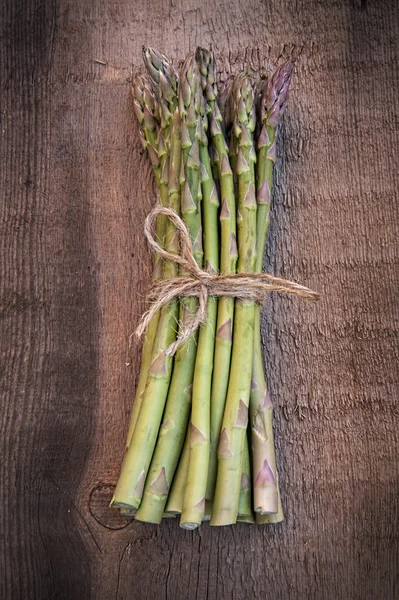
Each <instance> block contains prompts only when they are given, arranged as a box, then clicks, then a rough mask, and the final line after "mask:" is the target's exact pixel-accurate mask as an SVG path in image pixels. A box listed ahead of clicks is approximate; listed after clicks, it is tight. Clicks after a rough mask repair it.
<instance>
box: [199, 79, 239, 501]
mask: <svg viewBox="0 0 399 600" xmlns="http://www.w3.org/2000/svg"><path fill="white" fill-rule="evenodd" d="M213 70H214V69H212V71H213ZM213 93H214V95H215V96H216V92H215V89H214V88H213ZM209 121H210V134H211V139H212V146H213V148H214V151H215V158H216V165H217V168H218V176H219V182H220V196H221V202H222V207H221V212H220V234H221V242H220V246H221V253H220V271H221V273H222V274H229V273H235V270H236V262H237V243H236V207H235V190H234V180H233V173H232V170H231V167H230V161H229V154H228V147H227V144H226V140H225V137H224V134H223V131H222V128H221V122H222V115H221V113H220V111H219V108H218V105H217V102H216V101H215V102H214V105H213V111H212V112H211V113H210V115H209ZM233 319H234V299H233V298H220V299H219V303H218V316H217V324H216V340H215V352H214V361H213V362H214V364H213V377H212V388H211V446H210V460H209V474H208V483H207V490H206V499H207V500H208V502H209V503H211V502H212V501H213V496H214V490H215V482H216V473H217V447H218V443H219V435H220V428H221V423H222V418H223V411H224V405H225V399H226V392H227V384H228V378H229V371H230V358H231V344H232V331H233Z"/></svg>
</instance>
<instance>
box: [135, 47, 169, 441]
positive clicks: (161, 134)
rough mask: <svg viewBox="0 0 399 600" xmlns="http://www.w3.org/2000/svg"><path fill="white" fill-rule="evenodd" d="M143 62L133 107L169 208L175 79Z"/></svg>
mask: <svg viewBox="0 0 399 600" xmlns="http://www.w3.org/2000/svg"><path fill="white" fill-rule="evenodd" d="M143 59H144V64H145V66H146V68H147V72H148V74H149V76H150V79H151V84H152V86H149V85H147V82H146V80H145V79H144V77H142V76H137V77H136V78H135V81H134V87H133V95H134V104H133V105H134V109H135V112H136V116H137V118H138V120H139V123H140V125H141V130H142V140H143V143H144V146H145V148H146V149H147V150H148V152H149V154H150V158H151V161H152V163H153V169H154V174H155V180H156V183H157V185H158V187H159V191H160V200H161V204H162V206H168V205H169V192H168V179H169V172H168V170H169V153H170V130H171V124H172V115H173V113H174V111H175V109H176V106H177V85H178V78H177V75H176V73H175V71H174V69H173V67H172V66H171V65H170V63H169V61H168V60H167V58H166V57H165V56H163V55H162V54H160V53H159V52H156V51H155V50H153V49H152V48H149V47H146V46H144V47H143ZM166 231H168V232H169V233H168V236H169V238H170V236H173V235H174V228H173V226H172V224H169V225H167V223H166V220H165V217H164V216H159V217H158V218H157V238H158V240H159V241H160V242H161V243H162V244H163V243H164V236H165V235H166ZM161 276H162V261H161V260H159V258H158V257H155V264H154V279H160V278H161ZM159 314H160V313H159V312H158V313H157V314H156V315H155V316H154V318H153V319H152V320H151V322H150V324H149V327H148V330H147V332H146V336H145V341H144V344H143V350H142V362H141V365H142V366H141V370H140V376H139V381H138V385H137V390H136V395H135V401H134V404H133V410H132V414H131V418H130V424H129V431H128V436H127V443H126V446H127V448H128V447H129V445H130V441H131V438H132V435H133V432H134V428H135V426H136V423H137V418H138V415H139V412H140V408H141V404H142V398H143V392H144V389H145V386H146V383H147V373H148V370H149V367H150V364H151V358H152V349H153V346H154V339H155V335H156V331H157V325H158V321H159Z"/></svg>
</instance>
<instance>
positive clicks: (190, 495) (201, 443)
mask: <svg viewBox="0 0 399 600" xmlns="http://www.w3.org/2000/svg"><path fill="white" fill-rule="evenodd" d="M205 92H207V90H205ZM199 96H200V99H199V100H200V101H199V102H198V104H197V105H196V112H197V115H198V128H197V129H198V140H199V154H200V161H201V188H202V214H203V225H204V226H203V240H204V259H205V266H206V269H207V270H208V271H211V272H213V273H217V272H218V270H219V232H218V211H219V197H218V193H217V189H216V185H215V182H214V179H213V175H212V165H211V161H210V158H209V153H208V138H207V134H206V131H207V129H208V119H207V110H206V103H205V98H204V96H203V95H202V94H199ZM208 99H209V97H208V96H207V100H208ZM209 101H213V100H212V98H211V99H209ZM216 318H217V299H216V298H214V297H211V298H209V299H208V303H207V309H206V321H205V323H204V325H203V326H201V328H200V332H199V336H198V348H197V356H196V359H195V370H194V380H193V397H192V409H191V420H190V455H189V467H188V476H187V484H186V490H185V495H184V504H183V512H182V515H181V519H180V525H181V527H183V528H185V529H194V528H195V527H198V526H199V525H200V524H201V522H202V520H203V519H204V516H205V493H206V486H207V480H208V465H209V445H210V406H211V383H212V371H213V354H214V346H215V328H216Z"/></svg>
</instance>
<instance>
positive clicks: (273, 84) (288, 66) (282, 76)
mask: <svg viewBox="0 0 399 600" xmlns="http://www.w3.org/2000/svg"><path fill="white" fill-rule="evenodd" d="M293 70H294V63H293V62H291V61H290V60H287V62H285V63H284V64H283V65H282V66H281V67H278V69H276V70H275V72H274V73H273V75H272V76H271V77H270V79H269V80H268V82H267V85H266V86H265V88H264V92H263V94H262V98H261V117H262V120H263V121H266V123H267V125H270V126H271V127H274V128H275V127H277V125H278V124H279V122H280V119H281V117H282V115H283V113H284V111H285V107H286V105H287V100H288V89H289V87H290V83H291V77H292V73H293Z"/></svg>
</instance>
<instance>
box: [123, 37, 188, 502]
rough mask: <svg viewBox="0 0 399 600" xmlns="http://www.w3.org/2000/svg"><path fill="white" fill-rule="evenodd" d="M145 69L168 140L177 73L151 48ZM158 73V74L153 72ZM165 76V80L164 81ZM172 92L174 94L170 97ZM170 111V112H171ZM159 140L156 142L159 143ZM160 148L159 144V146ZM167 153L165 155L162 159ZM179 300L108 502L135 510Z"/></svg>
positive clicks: (164, 164) (174, 246)
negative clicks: (112, 493) (160, 107)
mask: <svg viewBox="0 0 399 600" xmlns="http://www.w3.org/2000/svg"><path fill="white" fill-rule="evenodd" d="M143 52H144V57H145V62H146V66H147V69H148V70H149V72H150V75H151V77H152V82H153V87H154V90H156V89H157V85H158V86H159V97H160V105H162V106H163V111H164V112H163V119H164V121H163V123H162V124H163V128H162V129H163V130H164V132H163V133H164V135H163V140H164V142H165V143H164V146H167V145H168V143H169V137H170V136H169V131H170V127H171V119H170V118H169V117H168V118H165V114H166V112H165V107H169V106H173V103H174V105H176V100H173V98H176V92H177V81H178V80H177V76H175V74H174V71H173V69H172V67H171V66H170V65H169V63H168V61H167V59H166V58H165V57H163V56H162V55H159V54H158V53H156V52H154V51H152V50H151V49H148V48H147V49H146V48H144V49H143ZM156 73H158V76H157V75H156ZM166 78H168V80H167V81H166V83H165V81H164V80H166ZM172 92H173V93H174V96H172ZM171 114H172V113H171ZM161 139H162V138H160V142H159V145H160V143H161ZM158 148H159V146H158ZM159 154H160V156H161V185H163V186H166V190H167V174H168V159H167V149H166V148H165V147H164V148H162V151H161V149H160V148H159ZM165 156H166V158H164V157H165ZM173 208H175V209H176V208H178V207H173ZM165 247H166V248H167V250H169V252H172V253H178V251H179V243H178V237H177V235H176V232H175V228H174V225H173V223H172V222H171V221H168V223H167V227H166V233H165ZM164 274H165V278H169V277H173V276H175V275H176V274H177V267H176V264H175V263H172V262H170V261H167V262H166V264H165V267H164ZM177 316H178V302H177V301H176V300H173V301H172V302H170V303H168V304H166V305H164V306H163V307H162V309H161V311H160V317H159V322H158V328H157V333H156V337H155V341H154V347H153V352H152V362H151V365H150V368H149V371H148V377H147V384H146V388H145V391H144V393H143V395H142V404H141V408H140V412H139V415H138V419H137V423H136V427H135V435H134V436H133V437H132V439H131V443H130V446H129V448H128V451H127V453H126V455H125V459H124V462H123V465H122V471H121V474H120V477H119V481H118V484H117V486H116V489H115V493H114V497H113V499H112V501H111V504H112V505H114V506H119V507H132V508H134V509H137V508H138V507H139V505H140V502H141V498H142V495H143V490H144V483H145V480H146V476H147V471H148V468H149V465H150V461H151V458H152V454H153V451H154V447H155V443H156V439H157V435H158V431H159V426H160V422H161V418H162V414H163V411H164V407H165V402H166V397H167V393H168V389H169V383H170V378H171V372H172V364H173V359H172V357H171V356H170V355H168V353H167V352H166V351H167V349H168V347H169V346H170V345H171V344H172V343H173V342H174V340H175V338H176V322H177Z"/></svg>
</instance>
